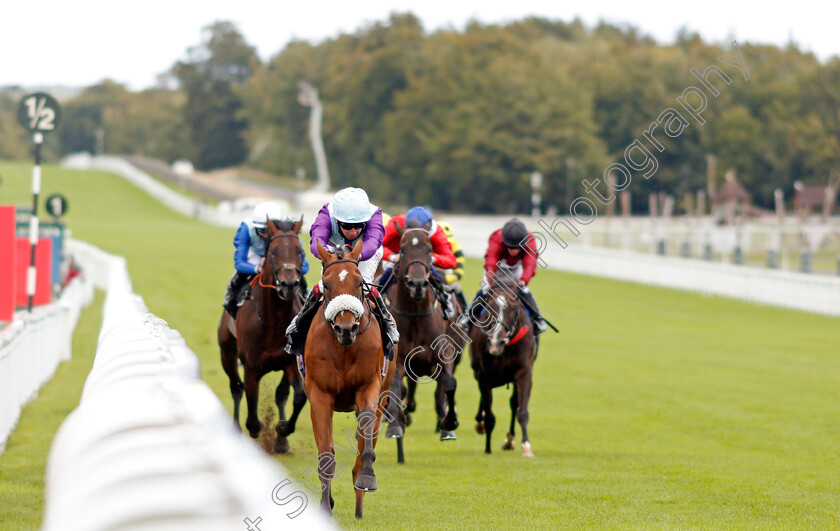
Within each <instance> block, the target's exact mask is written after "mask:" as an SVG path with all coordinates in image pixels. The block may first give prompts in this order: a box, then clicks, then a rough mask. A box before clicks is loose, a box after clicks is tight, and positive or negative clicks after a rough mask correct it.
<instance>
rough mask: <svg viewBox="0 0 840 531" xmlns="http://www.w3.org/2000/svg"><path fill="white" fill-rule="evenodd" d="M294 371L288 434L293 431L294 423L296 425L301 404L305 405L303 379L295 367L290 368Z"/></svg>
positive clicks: (301, 408) (301, 407)
mask: <svg viewBox="0 0 840 531" xmlns="http://www.w3.org/2000/svg"><path fill="white" fill-rule="evenodd" d="M291 370H294V371H295V372H294V373H293V374H292V378H293V382H292V388H293V389H294V391H295V394H294V398H293V399H292V416H291V417H289V422H288V426H289V433H287V434H286V435H289V434H291V433H294V431H295V425H297V419H298V416H300V412H301V411H302V410H303V406H305V405H306V390H305V389H304V388H303V380H302V379H301V377H300V374H299V373H298V372H297V370H296V369H291Z"/></svg>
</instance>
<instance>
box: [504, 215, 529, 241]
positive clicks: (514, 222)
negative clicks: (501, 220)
mask: <svg viewBox="0 0 840 531" xmlns="http://www.w3.org/2000/svg"><path fill="white" fill-rule="evenodd" d="M527 237H528V229H526V228H525V224H524V223H522V222H521V221H519V220H518V219H516V218H513V219H511V220H510V221H508V222H507V223H505V225H504V227H502V243H503V244H505V246H506V247H519V244H520V243H522V240H524V239H525V238H527Z"/></svg>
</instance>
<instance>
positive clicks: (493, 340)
mask: <svg viewBox="0 0 840 531" xmlns="http://www.w3.org/2000/svg"><path fill="white" fill-rule="evenodd" d="M517 293H518V285H517V283H516V281H515V280H513V279H511V278H509V277H505V276H504V275H503V274H497V275H496V276H495V277H494V279H493V287H492V288H491V290H490V292H489V293H488V294H487V296H486V297H485V298H484V301H483V304H479V305H478V306H477V309H480V312H483V313H481V314H480V315H476V313H478V312H476V311H475V310H474V311H473V315H472V321H473V327H472V331H471V333H470V341H471V342H470V362H471V364H472V369H473V373H474V374H475V379H476V380H477V381H478V389H479V391H480V392H481V400H480V402H479V406H478V414H476V416H475V420H476V431H477V432H478V433H479V434H486V435H487V441H486V444H485V448H484V451H485V453H488V454H489V453H491V451H490V436H491V434H492V433H493V428H494V426H495V425H496V417H495V416H494V415H493V411H492V409H491V406H492V404H493V389H494V388H496V387H501V386H502V385H505V384H507V383H513V394H512V395H511V397H510V410H511V418H510V430H509V431H508V433H507V437H506V439H505V442H504V444H502V449H503V450H512V449H513V440H514V436H515V431H514V428H515V424H516V421H517V420H518V421H519V425H520V426H521V427H522V456H523V457H534V453H533V452H532V451H531V442H530V440H529V439H528V402H529V400H530V397H531V379H532V374H533V369H534V361H535V360H536V358H537V341H536V338H535V336H534V331H533V330H531V319H530V318H529V317H528V313H527V311H526V310H525V305H524V304H523V303H522V301H521V300H520V298H519V297H518V296H517Z"/></svg>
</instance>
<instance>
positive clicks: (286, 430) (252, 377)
mask: <svg viewBox="0 0 840 531" xmlns="http://www.w3.org/2000/svg"><path fill="white" fill-rule="evenodd" d="M302 223H303V218H301V219H300V220H299V221H298V222H294V221H278V222H277V223H275V222H273V221H272V220H268V222H267V226H268V231H269V232H268V237H267V249H266V261H265V267H264V268H263V271H262V272H261V273H260V274H259V275H257V276H256V277H255V279H254V280H253V281H252V288H251V296H252V298H251V299H249V300H247V301H245V303H244V304H243V305H242V307H241V308H240V309H239V312H237V313H238V315H237V318H236V320H234V319H233V318H232V317H231V316H230V314H229V313H228V312H227V311H225V312H223V313H222V318H221V321H220V322H219V330H218V338H219V347H220V350H221V353H222V367H223V368H224V370H225V373H227V375H228V379H229V380H230V393H231V395H232V396H233V419H234V424H235V426H236V428H237V429H241V428H240V426H239V403H240V401H241V400H242V391H243V389H244V391H245V396H246V399H247V403H248V418H247V419H246V420H245V427H246V428H248V433H249V435H250V436H251V437H254V438H256V437H258V436H259V434H260V431H261V430H262V426H263V423H262V422H260V419H259V413H258V410H257V403H258V401H259V390H260V379H262V377H263V376H264V375H266V374H267V373H269V372H270V371H279V370H282V371H283V378H282V380H281V381H280V384H279V385H278V386H277V390H276V391H275V396H274V400H275V402H276V403H277V408H278V410H279V421H278V422H277V426H276V428H275V431H276V432H277V438H276V440H275V441H274V451H275V452H278V453H287V452H288V451H289V442H288V440H287V439H286V437H287V436H288V435H290V434H291V433H292V432H294V431H295V423H296V422H297V418H298V415H300V411H301V409H303V406H304V404H306V393H305V392H304V390H303V381H302V379H301V377H300V373H299V372H298V370H297V366H296V365H295V359H294V356H290V355H289V354H287V353H286V352H285V351H284V350H283V349H284V347H285V346H286V326H288V324H289V322H290V321H291V320H292V317H294V316H295V315H296V314H297V312H298V311H299V310H300V308H301V302H300V297H299V291H300V281H301V267H302V247H301V244H300V240H298V234H299V233H300V227H301V224H302ZM238 361H242V365H243V367H244V369H245V383H244V385H243V383H242V379H241V378H240V377H239V367H238V363H237V362H238ZM290 388H292V389H294V400H293V410H292V415H291V417H290V418H289V420H288V421H286V415H285V408H286V400H287V399H288V397H289V389H290Z"/></svg>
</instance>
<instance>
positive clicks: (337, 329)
mask: <svg viewBox="0 0 840 531" xmlns="http://www.w3.org/2000/svg"><path fill="white" fill-rule="evenodd" d="M333 332H335V335H337V336H340V335H341V333H342V332H343V330H342V329H341V327H340V326H338V325H337V324H334V325H333Z"/></svg>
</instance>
